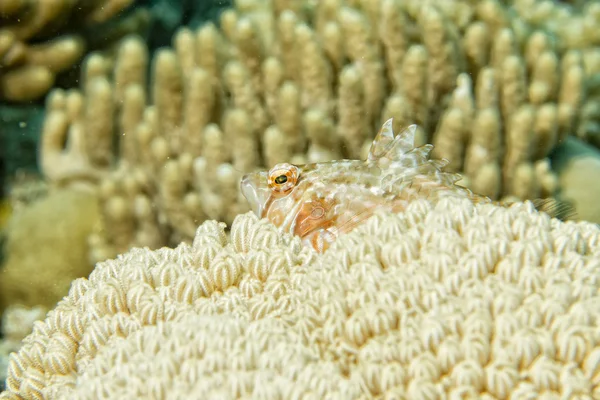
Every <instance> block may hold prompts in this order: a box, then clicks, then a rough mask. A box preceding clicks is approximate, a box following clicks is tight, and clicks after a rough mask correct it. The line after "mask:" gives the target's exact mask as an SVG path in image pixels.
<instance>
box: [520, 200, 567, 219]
mask: <svg viewBox="0 0 600 400" xmlns="http://www.w3.org/2000/svg"><path fill="white" fill-rule="evenodd" d="M531 202H532V203H533V206H534V207H535V209H536V210H538V211H541V212H545V213H546V214H548V215H550V216H551V217H552V218H558V219H560V220H561V221H566V220H572V219H574V218H575V217H576V216H577V213H576V212H575V207H573V205H572V204H571V203H569V202H566V201H561V200H556V199H554V198H547V199H533V200H531Z"/></svg>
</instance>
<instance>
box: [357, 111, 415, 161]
mask: <svg viewBox="0 0 600 400" xmlns="http://www.w3.org/2000/svg"><path fill="white" fill-rule="evenodd" d="M392 122H393V119H392V118H390V119H388V120H387V121H385V123H384V124H383V126H382V127H381V129H380V130H379V133H377V136H375V139H374V140H373V144H372V145H371V149H370V150H369V157H368V160H369V161H376V160H378V159H380V158H382V157H387V158H388V159H390V160H398V159H399V158H400V157H401V156H402V155H403V154H405V153H407V152H409V151H411V150H412V149H413V148H414V147H415V132H416V131H417V126H416V125H414V124H413V125H410V126H408V127H407V128H405V129H404V130H403V131H402V132H400V133H399V134H398V135H397V136H396V137H395V138H394V130H393V128H392Z"/></svg>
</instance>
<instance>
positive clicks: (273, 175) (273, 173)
mask: <svg viewBox="0 0 600 400" xmlns="http://www.w3.org/2000/svg"><path fill="white" fill-rule="evenodd" d="M298 173H299V170H298V167H296V166H295V165H292V164H287V163H282V164H277V165H275V166H274V167H273V168H271V170H270V171H269V177H268V183H269V188H270V189H271V190H273V191H274V192H277V193H280V194H282V193H287V192H289V191H290V190H291V189H292V188H293V187H294V186H295V185H296V182H297V180H298Z"/></svg>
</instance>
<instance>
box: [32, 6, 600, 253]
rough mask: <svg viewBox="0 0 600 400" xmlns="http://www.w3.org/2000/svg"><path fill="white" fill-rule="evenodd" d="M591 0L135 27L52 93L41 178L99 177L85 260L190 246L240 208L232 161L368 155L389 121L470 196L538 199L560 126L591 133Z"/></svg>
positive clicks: (224, 18)
mask: <svg viewBox="0 0 600 400" xmlns="http://www.w3.org/2000/svg"><path fill="white" fill-rule="evenodd" d="M517 3H518V4H517ZM527 4H529V5H530V6H532V7H533V5H535V7H534V8H531V7H530V8H527V7H525V5H527ZM544 7H546V8H544ZM595 9H596V8H594V7H592V6H589V7H587V8H578V7H570V6H566V5H552V7H550V5H549V3H548V2H541V1H540V2H538V1H525V0H523V1H518V2H517V1H514V2H500V1H498V0H485V1H481V2H477V4H475V3H473V2H470V1H466V0H465V1H456V2H420V1H399V0H378V1H361V0H353V1H341V0H327V1H319V2H314V1H308V0H302V1H294V2H290V1H274V2H265V1H256V0H240V1H238V2H236V6H235V8H234V9H228V10H226V11H224V12H223V13H222V14H221V16H220V24H219V26H218V27H217V26H216V25H215V24H212V23H208V24H205V25H203V26H201V27H199V28H198V29H192V28H188V27H182V28H181V29H180V30H179V31H178V32H177V34H176V35H175V36H174V38H173V43H172V47H171V48H163V49H160V50H159V51H158V52H157V53H156V54H155V55H154V56H153V57H150V56H149V55H148V51H147V48H146V46H145V44H144V43H143V41H141V40H140V39H139V38H135V37H130V38H127V39H126V40H124V41H123V43H122V45H121V46H120V48H119V50H118V52H117V55H116V57H115V59H114V60H112V59H108V58H103V57H101V56H99V55H98V54H92V55H90V56H88V57H87V59H86V62H85V67H84V71H83V75H82V79H81V82H82V84H81V87H80V89H79V90H73V91H68V92H62V91H56V92H54V95H53V96H52V97H51V99H50V100H49V102H48V109H49V110H50V111H49V113H48V116H47V117H46V124H45V127H44V132H43V137H44V139H45V140H44V143H45V145H44V146H42V149H41V167H42V170H43V171H44V174H45V176H46V177H47V179H48V180H49V181H51V182H52V183H53V184H57V185H64V184H69V182H73V181H77V180H87V181H91V182H93V183H94V184H95V185H97V187H98V189H99V193H100V197H101V198H102V203H103V215H104V220H105V230H104V233H99V234H97V235H94V236H93V237H92V238H91V242H92V243H93V247H94V254H95V255H94V259H96V260H103V259H105V258H107V257H113V256H115V255H116V254H119V253H122V252H124V251H126V250H127V249H129V248H131V247H133V246H140V247H143V246H149V247H151V248H157V247H160V246H161V245H176V244H177V243H179V242H180V241H181V240H186V241H191V240H192V238H193V235H194V231H195V227H196V226H197V225H198V224H199V223H201V222H202V221H204V220H206V219H216V220H222V221H225V222H227V223H231V221H232V220H233V218H234V217H235V216H236V215H237V214H239V213H240V212H244V211H246V210H247V206H246V205H245V202H244V200H243V199H242V198H241V197H240V194H239V191H238V187H237V186H238V185H237V182H238V180H239V178H240V177H241V176H242V174H243V173H247V172H251V171H253V170H255V169H259V168H261V169H264V168H265V167H268V168H270V167H271V166H272V165H274V164H275V163H279V162H292V163H300V164H301V163H305V162H320V161H328V160H332V159H340V158H351V159H364V156H365V154H364V152H365V144H367V145H366V146H367V147H366V148H367V149H368V144H370V142H371V140H372V137H373V136H374V133H375V132H376V131H377V129H378V127H379V126H381V124H382V123H383V121H385V120H386V119H388V118H390V117H393V118H394V121H395V123H394V125H395V126H394V128H395V130H396V131H399V130H400V129H401V128H403V127H405V126H408V125H410V124H412V123H416V124H418V125H419V126H422V127H423V129H420V130H419V131H418V132H417V135H416V136H417V139H418V140H417V142H418V143H417V144H423V143H425V142H427V143H433V144H434V145H435V146H436V148H435V157H436V158H447V159H449V160H451V163H450V164H449V166H448V168H449V170H450V171H452V172H461V173H462V174H463V175H464V176H465V179H464V181H463V182H461V183H462V184H463V185H465V186H468V187H469V188H471V189H473V191H475V192H476V193H479V194H482V195H486V196H489V197H491V198H494V199H498V198H509V199H515V198H517V199H527V198H536V197H551V196H553V195H554V194H555V193H556V192H557V189H558V180H557V177H556V175H555V173H554V172H553V171H552V169H551V168H550V164H549V161H548V158H547V155H548V154H549V153H550V151H551V150H552V149H554V148H555V146H556V145H557V144H558V143H560V142H561V141H563V140H564V138H565V137H566V136H567V135H569V134H577V135H578V136H580V137H582V138H585V139H586V140H587V139H589V138H590V137H589V135H588V133H589V132H592V131H593V127H594V126H596V125H595V119H594V118H595V115H596V110H598V109H600V101H599V99H598V98H597V97H595V95H594V93H592V92H590V91H588V90H587V88H588V87H589V82H591V81H592V80H593V77H594V76H596V75H597V74H598V72H600V62H598V60H600V53H599V52H598V51H597V50H598V48H597V43H598V39H597V35H596V33H595V31H593V30H591V29H587V28H586V30H585V32H586V39H585V40H582V41H574V40H573V37H574V34H573V32H572V31H573V29H576V27H577V26H579V25H580V24H583V25H584V26H586V27H587V26H589V25H590V24H593V23H595V22H597V18H598V15H597V13H596V12H594V10H595ZM532 10H533V11H532ZM536 10H537V11H536ZM584 10H588V11H590V12H589V13H584V12H583V11H584ZM543 12H546V14H543ZM543 15H547V16H551V15H552V16H560V19H561V21H563V23H562V24H560V25H553V24H551V23H549V22H544V21H545V19H544V18H542V16H543ZM147 70H149V71H150V74H149V76H148V77H147V76H146V74H147V72H146V71H147ZM111 99H112V101H111ZM584 110H585V112H584ZM117 138H118V139H117ZM46 139H47V140H46ZM116 140H118V143H114V142H115V141H116ZM65 141H66V142H67V143H68V145H67V146H66V148H65V146H63V143H64V142H65ZM114 149H118V152H113V150H114Z"/></svg>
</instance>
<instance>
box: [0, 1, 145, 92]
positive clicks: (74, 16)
mask: <svg viewBox="0 0 600 400" xmlns="http://www.w3.org/2000/svg"><path fill="white" fill-rule="evenodd" d="M132 3H133V1H132V0H87V1H82V0H75V1H73V0H68V1H67V0H3V1H2V2H0V18H1V20H0V99H3V100H8V101H14V102H25V101H31V100H37V99H39V98H41V97H42V96H43V95H45V94H46V92H48V90H49V89H50V88H51V87H52V86H53V85H54V82H55V79H56V76H57V75H58V74H59V73H61V72H64V71H66V70H68V69H69V68H71V67H72V66H73V65H74V64H75V63H77V62H78V61H79V60H80V59H81V57H82V56H83V54H84V52H85V50H86V47H87V44H88V43H87V42H88V41H89V40H88V39H89V38H87V37H85V35H84V34H83V31H84V29H88V30H89V28H90V27H91V26H96V27H97V26H99V25H100V24H102V23H104V22H106V21H108V20H109V19H111V18H113V17H115V16H116V15H117V14H119V13H120V12H122V11H123V10H125V9H126V8H127V7H128V6H129V5H131V4H132ZM146 14H147V12H145V11H143V10H141V12H137V13H135V15H134V16H132V18H130V19H129V20H128V22H127V23H125V24H121V26H120V27H119V28H118V29H114V32H112V33H110V34H108V33H107V32H105V33H104V34H103V36H104V37H103V40H105V42H106V41H108V40H111V38H112V39H114V36H115V32H116V31H119V33H118V34H117V35H116V36H119V35H124V34H126V33H131V32H133V31H137V29H139V26H140V24H141V25H144V24H145V22H143V20H147V19H148V15H146ZM113 28H114V27H113Z"/></svg>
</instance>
